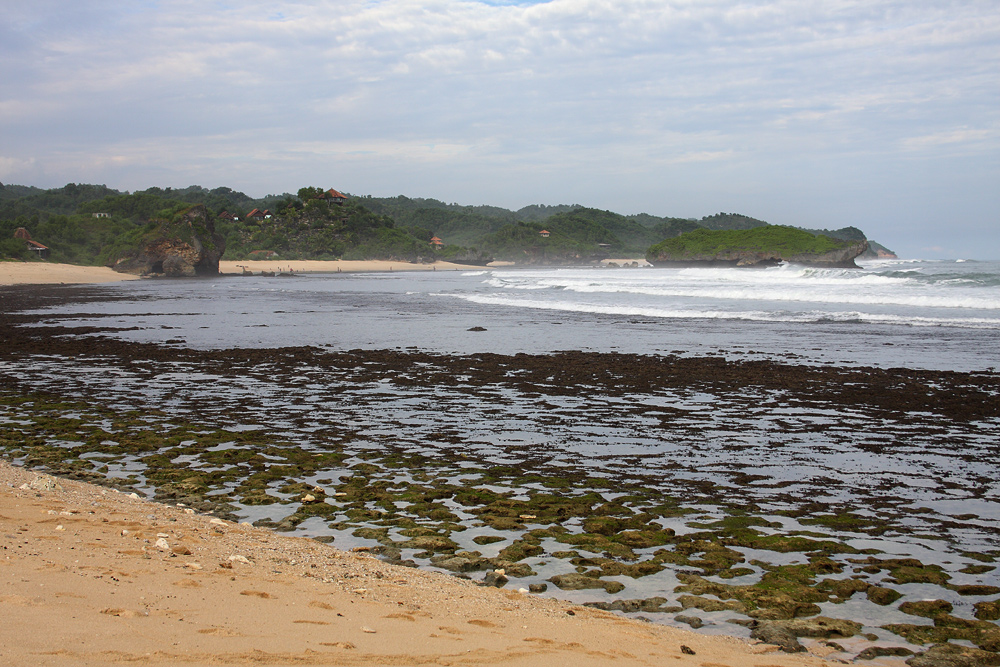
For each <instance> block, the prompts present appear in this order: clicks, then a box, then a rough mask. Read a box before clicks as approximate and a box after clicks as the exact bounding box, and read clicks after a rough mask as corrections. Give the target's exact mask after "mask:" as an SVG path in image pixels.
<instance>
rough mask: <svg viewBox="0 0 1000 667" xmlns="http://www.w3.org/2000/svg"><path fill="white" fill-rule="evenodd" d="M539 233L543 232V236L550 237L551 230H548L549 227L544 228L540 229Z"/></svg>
mask: <svg viewBox="0 0 1000 667" xmlns="http://www.w3.org/2000/svg"><path fill="white" fill-rule="evenodd" d="M538 233H539V234H541V235H542V236H544V237H545V238H549V230H547V229H543V230H542V231H540V232H538Z"/></svg>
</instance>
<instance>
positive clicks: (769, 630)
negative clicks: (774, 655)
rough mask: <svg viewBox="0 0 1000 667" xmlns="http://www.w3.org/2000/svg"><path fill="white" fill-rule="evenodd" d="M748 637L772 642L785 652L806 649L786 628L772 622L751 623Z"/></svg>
mask: <svg viewBox="0 0 1000 667" xmlns="http://www.w3.org/2000/svg"><path fill="white" fill-rule="evenodd" d="M750 638H751V639H756V640H758V641H761V642H764V643H765V644H773V645H774V646H777V647H778V648H779V649H781V650H782V651H784V652H785V653H801V652H803V651H805V650H806V647H805V646H803V645H802V644H801V643H799V640H798V639H797V638H796V637H795V635H794V634H792V632H791V631H790V630H789V629H788V628H785V627H782V626H780V625H775V624H773V623H759V624H756V625H751V627H750Z"/></svg>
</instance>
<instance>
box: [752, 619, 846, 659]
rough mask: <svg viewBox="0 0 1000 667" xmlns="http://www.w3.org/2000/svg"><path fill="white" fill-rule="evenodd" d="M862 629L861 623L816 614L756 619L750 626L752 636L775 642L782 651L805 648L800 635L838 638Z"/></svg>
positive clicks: (790, 651)
mask: <svg viewBox="0 0 1000 667" xmlns="http://www.w3.org/2000/svg"><path fill="white" fill-rule="evenodd" d="M860 631H861V624H860V623H857V622H855V621H848V620H844V619H840V618H829V617H827V616H816V617H815V618H796V619H790V620H775V621H755V622H754V623H753V624H751V626H750V637H751V638H753V639H759V640H760V641H762V642H764V643H767V644H774V645H776V646H778V647H779V648H780V649H781V650H782V651H786V652H788V653H796V652H799V651H804V650H805V648H804V647H803V646H802V644H800V643H799V641H798V638H799V637H815V638H824V639H836V638H839V637H853V636H854V635H856V634H858V633H859V632H860Z"/></svg>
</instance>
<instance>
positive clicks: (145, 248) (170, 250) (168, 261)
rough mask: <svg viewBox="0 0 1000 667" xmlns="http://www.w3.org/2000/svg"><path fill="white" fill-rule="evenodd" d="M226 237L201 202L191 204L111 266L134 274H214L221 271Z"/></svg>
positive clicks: (141, 239)
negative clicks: (195, 204) (219, 232)
mask: <svg viewBox="0 0 1000 667" xmlns="http://www.w3.org/2000/svg"><path fill="white" fill-rule="evenodd" d="M225 250H226V241H225V239H224V238H223V237H222V235H220V234H218V233H216V231H215V224H214V222H213V220H212V218H211V216H209V214H208V210H207V209H206V208H205V207H204V206H202V205H200V204H199V205H197V206H192V207H191V208H189V209H186V210H184V211H182V212H181V213H179V214H177V215H176V216H174V217H173V218H172V219H170V220H164V221H162V222H160V223H159V224H158V225H157V226H156V228H155V229H154V230H153V231H151V232H149V233H147V234H145V235H144V236H143V237H142V238H140V239H139V241H138V243H136V244H135V245H134V246H133V247H131V248H129V249H127V250H126V251H124V252H122V253H121V254H120V255H119V256H118V258H117V259H116V260H115V261H114V262H112V264H111V268H113V269H114V270H115V271H118V272H120V273H131V274H135V275H143V276H145V275H154V274H162V275H166V276H172V277H192V276H211V275H218V273H219V259H220V258H221V257H222V253H224V252H225Z"/></svg>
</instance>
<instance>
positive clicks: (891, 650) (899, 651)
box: [854, 646, 914, 660]
mask: <svg viewBox="0 0 1000 667" xmlns="http://www.w3.org/2000/svg"><path fill="white" fill-rule="evenodd" d="M913 653H914V652H913V651H911V650H910V649H908V648H906V647H905V646H869V647H868V648H866V649H865V650H864V651H862V652H861V653H858V654H857V655H856V656H855V657H854V659H855V660H874V659H875V658H890V657H903V656H907V655H913Z"/></svg>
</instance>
